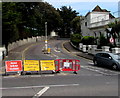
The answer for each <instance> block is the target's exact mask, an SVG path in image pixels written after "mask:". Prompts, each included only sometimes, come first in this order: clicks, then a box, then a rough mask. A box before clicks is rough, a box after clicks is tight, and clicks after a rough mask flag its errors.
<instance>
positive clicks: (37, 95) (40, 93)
mask: <svg viewBox="0 0 120 98" xmlns="http://www.w3.org/2000/svg"><path fill="white" fill-rule="evenodd" d="M49 88H50V87H44V88H43V89H42V90H40V91H39V92H38V93H37V94H35V95H34V96H33V97H32V98H38V97H40V96H42V95H43V94H44V93H45V92H46V91H47V90H48V89H49Z"/></svg>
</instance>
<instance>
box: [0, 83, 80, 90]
mask: <svg viewBox="0 0 120 98" xmlns="http://www.w3.org/2000/svg"><path fill="white" fill-rule="evenodd" d="M78 85H79V84H61V85H41V86H24V87H8V88H0V90H7V89H29V88H40V87H61V86H78Z"/></svg>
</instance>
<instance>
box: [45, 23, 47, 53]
mask: <svg viewBox="0 0 120 98" xmlns="http://www.w3.org/2000/svg"><path fill="white" fill-rule="evenodd" d="M45 37H46V39H45V50H46V51H47V22H45Z"/></svg>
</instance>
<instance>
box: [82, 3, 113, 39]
mask: <svg viewBox="0 0 120 98" xmlns="http://www.w3.org/2000/svg"><path fill="white" fill-rule="evenodd" d="M114 21H115V17H114V16H113V15H112V14H111V13H110V11H107V10H106V9H101V8H100V7H99V6H98V5H97V6H96V7H95V8H94V9H93V10H92V12H88V13H87V14H86V16H85V17H83V18H82V20H81V31H82V34H83V36H95V37H99V36H100V35H101V34H104V35H105V36H106V31H105V26H107V25H108V24H109V23H110V22H114Z"/></svg>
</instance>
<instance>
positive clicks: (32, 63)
mask: <svg viewBox="0 0 120 98" xmlns="http://www.w3.org/2000/svg"><path fill="white" fill-rule="evenodd" d="M39 70H40V67H39V60H24V71H39Z"/></svg>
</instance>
